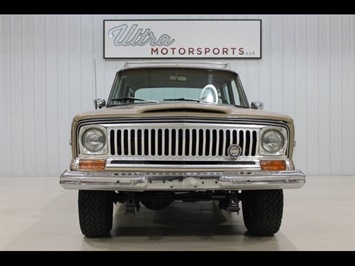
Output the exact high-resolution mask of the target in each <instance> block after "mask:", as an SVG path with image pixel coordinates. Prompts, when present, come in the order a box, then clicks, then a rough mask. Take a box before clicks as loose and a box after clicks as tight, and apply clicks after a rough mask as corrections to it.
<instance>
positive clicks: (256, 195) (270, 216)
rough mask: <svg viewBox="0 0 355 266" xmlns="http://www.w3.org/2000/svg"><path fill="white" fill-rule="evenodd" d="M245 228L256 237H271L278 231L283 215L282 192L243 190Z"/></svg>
mask: <svg viewBox="0 0 355 266" xmlns="http://www.w3.org/2000/svg"><path fill="white" fill-rule="evenodd" d="M242 210H243V219H244V224H245V227H246V228H247V230H248V232H249V233H251V234H252V235H256V236H272V235H274V234H275V233H276V232H277V231H279V229H280V226H281V220H282V214H283V191H282V190H245V191H243V192H242Z"/></svg>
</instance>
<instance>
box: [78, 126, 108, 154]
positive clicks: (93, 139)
mask: <svg viewBox="0 0 355 266" xmlns="http://www.w3.org/2000/svg"><path fill="white" fill-rule="evenodd" d="M105 143H106V138H105V134H104V133H103V132H102V131H101V130H100V129H97V128H91V129H88V130H86V131H85V132H84V134H83V137H82V144H83V146H84V147H85V149H87V150H88V151H90V152H97V151H100V150H101V149H102V148H103V147H104V146H105Z"/></svg>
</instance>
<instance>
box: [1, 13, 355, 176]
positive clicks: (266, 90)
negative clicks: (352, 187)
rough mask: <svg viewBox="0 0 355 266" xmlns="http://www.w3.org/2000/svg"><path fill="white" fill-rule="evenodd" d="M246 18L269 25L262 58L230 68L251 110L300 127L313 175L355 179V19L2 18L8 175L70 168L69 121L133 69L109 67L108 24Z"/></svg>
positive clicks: (304, 165)
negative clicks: (121, 72) (257, 105)
mask: <svg viewBox="0 0 355 266" xmlns="http://www.w3.org/2000/svg"><path fill="white" fill-rule="evenodd" d="M245 18H247V19H261V20H262V58H261V59H249V60H245V59H244V60H242V59H238V60H229V61H230V62H231V65H232V67H233V68H234V69H235V70H236V71H237V72H239V73H240V74H241V78H242V81H243V83H244V87H245V89H246V91H247V95H248V98H249V101H253V100H260V101H263V102H264V106H265V108H264V109H266V110H270V111H276V112H282V113H286V114H288V115H290V116H292V117H293V118H294V120H295V124H296V140H297V147H296V150H295V163H296V167H297V168H299V169H301V170H303V171H304V172H305V173H306V175H355V153H354V152H353V151H354V149H355V141H354V137H355V108H354V103H355V15H0V50H1V54H0V99H1V101H0V109H1V116H0V129H1V131H0V134H1V135H0V141H1V142H0V148H1V149H0V150H1V151H0V156H1V157H0V159H1V160H0V175H1V176H59V175H60V174H61V172H62V171H63V170H64V169H66V168H68V166H69V162H70V156H71V154H70V146H69V138H70V123H71V119H72V118H73V116H74V115H75V114H77V113H79V112H81V111H86V110H90V109H93V99H94V98H96V97H103V98H107V96H108V93H109V90H110V88H111V83H112V81H113V77H114V73H115V72H116V70H118V69H119V68H120V67H121V66H123V63H124V62H125V61H126V60H123V61H122V60H113V59H110V60H107V59H106V60H105V59H103V20H104V19H245ZM231 34H233V33H231ZM211 37H213V36H211ZM95 67H96V79H95V71H94V69H95ZM95 83H96V84H97V90H96V91H95Z"/></svg>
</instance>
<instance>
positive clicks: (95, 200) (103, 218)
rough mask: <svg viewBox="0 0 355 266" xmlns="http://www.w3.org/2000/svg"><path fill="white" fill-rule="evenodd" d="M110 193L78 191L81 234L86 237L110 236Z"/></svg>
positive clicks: (111, 212) (111, 213)
mask: <svg viewBox="0 0 355 266" xmlns="http://www.w3.org/2000/svg"><path fill="white" fill-rule="evenodd" d="M112 193H113V192H111V191H91V190H79V196H78V207H79V223H80V229H81V232H82V233H83V234H84V235H85V236H87V237H106V236H109V235H110V231H111V229H112V219H113V197H112Z"/></svg>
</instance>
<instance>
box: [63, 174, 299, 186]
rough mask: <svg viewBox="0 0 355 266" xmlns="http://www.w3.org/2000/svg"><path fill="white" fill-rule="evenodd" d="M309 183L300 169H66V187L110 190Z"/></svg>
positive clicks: (64, 182) (64, 175)
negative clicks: (205, 170)
mask: <svg viewBox="0 0 355 266" xmlns="http://www.w3.org/2000/svg"><path fill="white" fill-rule="evenodd" d="M305 183H306V180H305V175H304V173H302V171H300V170H287V171H227V172H211V173H208V172H180V173H176V172H174V173H171V172H169V173H166V172H154V173H152V172H144V173H143V172H137V173H135V172H124V173H122V172H103V171H102V172H100V171H97V172H79V171H67V170H66V171H64V172H63V173H62V174H61V176H60V185H61V186H62V187H63V188H65V189H78V190H110V191H158V190H159V191H206V190H257V189H297V188H300V187H302V186H303V185H304V184H305Z"/></svg>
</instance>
